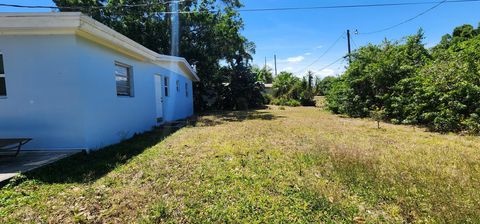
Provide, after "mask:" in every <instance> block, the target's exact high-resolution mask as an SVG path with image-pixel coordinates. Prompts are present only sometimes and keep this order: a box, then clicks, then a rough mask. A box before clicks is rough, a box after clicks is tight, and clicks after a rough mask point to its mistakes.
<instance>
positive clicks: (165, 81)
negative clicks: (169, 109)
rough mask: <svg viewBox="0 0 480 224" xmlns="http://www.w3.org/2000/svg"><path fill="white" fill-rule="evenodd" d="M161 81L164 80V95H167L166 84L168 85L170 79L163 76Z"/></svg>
mask: <svg viewBox="0 0 480 224" xmlns="http://www.w3.org/2000/svg"><path fill="white" fill-rule="evenodd" d="M163 81H164V83H165V84H164V85H163V86H164V88H165V96H168V85H169V84H168V82H169V81H170V79H169V78H168V77H165V78H164V79H163Z"/></svg>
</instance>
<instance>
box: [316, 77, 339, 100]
mask: <svg viewBox="0 0 480 224" xmlns="http://www.w3.org/2000/svg"><path fill="white" fill-rule="evenodd" d="M336 79H337V78H336V77H333V76H327V77H325V78H323V79H320V78H319V77H316V80H315V93H316V95H319V96H325V95H327V93H328V91H329V90H330V89H331V88H332V84H333V83H334V82H335V80H336Z"/></svg>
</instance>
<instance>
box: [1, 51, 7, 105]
mask: <svg viewBox="0 0 480 224" xmlns="http://www.w3.org/2000/svg"><path fill="white" fill-rule="evenodd" d="M2 96H7V86H6V84H5V69H4V67H3V54H2V52H0V97H2Z"/></svg>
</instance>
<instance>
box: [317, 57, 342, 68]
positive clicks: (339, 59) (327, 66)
mask: <svg viewBox="0 0 480 224" xmlns="http://www.w3.org/2000/svg"><path fill="white" fill-rule="evenodd" d="M342 59H345V57H341V58H338V59H337V60H335V61H334V62H332V63H330V64H328V65H326V66H324V67H322V68H320V69H319V70H318V71H322V70H324V69H327V68H330V66H332V65H334V64H337V63H338V62H339V61H341V60H342Z"/></svg>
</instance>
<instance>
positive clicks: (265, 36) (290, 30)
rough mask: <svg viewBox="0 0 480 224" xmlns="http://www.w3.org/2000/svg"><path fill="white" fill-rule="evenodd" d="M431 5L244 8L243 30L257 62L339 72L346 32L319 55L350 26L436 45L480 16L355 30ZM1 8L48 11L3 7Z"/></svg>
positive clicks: (442, 14)
mask: <svg viewBox="0 0 480 224" xmlns="http://www.w3.org/2000/svg"><path fill="white" fill-rule="evenodd" d="M428 1H432V0H391V1H384V0H383V1H382V0H343V1H334V0H243V3H244V5H245V8H278V7H307V6H328V5H349V4H372V3H386V2H388V3H400V2H428ZM0 2H1V3H14V4H24V5H29V4H34V5H53V3H52V2H51V0H0ZM433 5H434V4H430V5H413V6H395V7H379V8H348V9H345V8H344V9H315V10H298V11H267V12H242V17H243V19H244V21H245V30H244V31H243V35H245V36H246V37H247V38H248V39H249V40H251V41H253V42H255V44H256V46H257V49H256V54H255V56H254V63H255V64H258V65H260V66H263V63H264V60H265V57H267V64H268V65H269V66H272V65H273V55H274V54H276V55H277V65H278V71H292V72H295V73H296V75H299V76H300V75H303V73H305V71H306V70H312V71H314V72H315V74H316V75H319V76H327V75H335V74H338V73H340V72H342V71H343V69H344V66H345V62H343V61H340V62H339V63H336V64H334V65H332V66H330V67H328V68H326V69H323V70H321V69H322V68H325V66H326V65H329V64H330V63H331V62H333V61H335V60H336V59H337V58H340V57H342V56H343V55H345V54H346V52H347V44H346V43H347V41H346V39H345V38H342V39H341V40H340V41H339V42H338V43H337V44H336V45H335V46H334V47H333V48H332V50H331V51H329V52H328V53H327V54H325V56H324V57H321V58H320V59H319V60H318V62H317V63H315V64H313V65H312V66H311V67H308V68H307V69H304V68H306V66H308V65H310V64H311V63H312V62H314V61H315V60H317V59H318V58H319V57H320V55H322V54H323V53H324V52H325V51H326V49H327V48H328V47H329V46H331V44H332V43H333V42H335V40H337V39H338V38H339V36H341V35H342V34H344V33H345V31H346V30H347V29H350V30H352V39H353V42H352V48H353V49H355V48H356V47H358V46H362V45H365V44H367V43H369V42H371V43H380V42H381V41H382V40H384V39H385V38H388V39H395V40H398V39H400V38H402V37H403V36H406V35H409V34H414V33H416V31H417V30H418V29H419V28H423V29H424V32H425V35H426V40H425V42H426V44H427V46H433V45H435V44H436V43H438V41H439V40H440V38H441V36H442V35H444V34H446V33H450V32H451V31H452V29H453V28H454V27H456V26H458V25H462V24H467V23H468V24H472V25H474V26H475V27H476V26H477V24H478V23H479V22H480V13H479V12H480V2H467V3H445V4H443V5H441V6H439V7H438V8H436V9H434V10H432V11H431V12H429V13H427V14H425V15H423V16H421V17H419V18H417V19H415V20H413V21H411V22H409V23H406V24H404V25H402V26H399V27H397V28H395V29H392V30H388V31H385V32H381V33H378V34H373V35H354V34H353V30H356V29H358V31H359V32H360V33H362V32H370V31H375V30H379V29H382V28H385V27H389V26H391V25H395V24H397V23H399V22H401V21H404V20H406V19H409V18H411V17H413V16H415V15H417V14H418V13H420V12H422V11H424V10H426V9H428V8H430V7H432V6H433ZM0 11H49V10H39V9H35V10H27V9H15V8H5V7H0Z"/></svg>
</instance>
